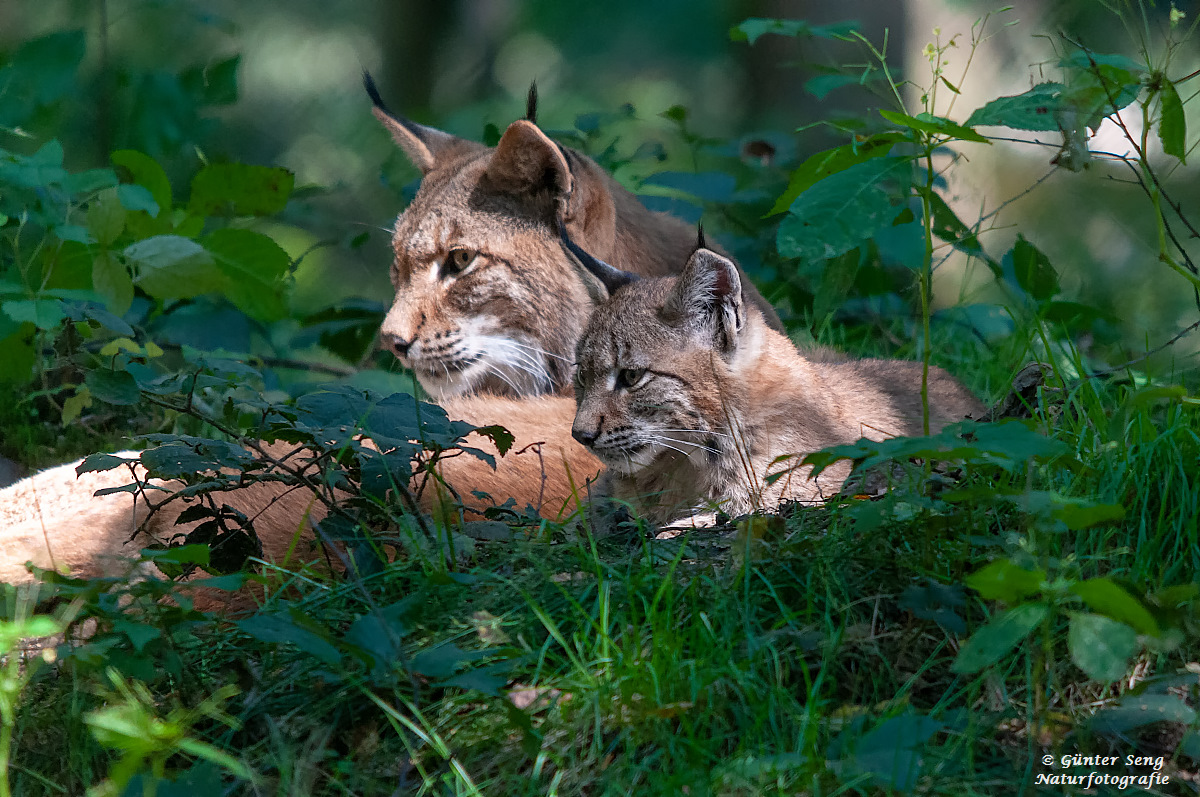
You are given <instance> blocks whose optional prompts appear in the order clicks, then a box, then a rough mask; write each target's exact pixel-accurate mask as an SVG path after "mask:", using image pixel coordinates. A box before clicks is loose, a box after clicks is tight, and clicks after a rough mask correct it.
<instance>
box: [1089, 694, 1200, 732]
mask: <svg viewBox="0 0 1200 797" xmlns="http://www.w3.org/2000/svg"><path fill="white" fill-rule="evenodd" d="M1152 722H1177V723H1180V724H1182V725H1192V724H1193V723H1195V722H1196V710H1195V709H1193V708H1191V707H1190V706H1188V704H1187V703H1185V702H1183V701H1182V700H1181V699H1179V698H1178V697H1176V696H1175V695H1147V694H1142V695H1127V696H1125V697H1124V698H1122V699H1121V704H1120V705H1119V706H1115V707H1113V708H1106V709H1104V710H1102V711H1099V712H1097V713H1096V715H1095V716H1094V717H1092V721H1091V722H1090V723H1089V724H1090V725H1091V727H1092V730H1095V731H1098V732H1100V733H1120V734H1124V733H1128V732H1129V731H1131V730H1133V729H1134V728H1141V727H1142V726H1145V725H1149V724H1150V723H1152Z"/></svg>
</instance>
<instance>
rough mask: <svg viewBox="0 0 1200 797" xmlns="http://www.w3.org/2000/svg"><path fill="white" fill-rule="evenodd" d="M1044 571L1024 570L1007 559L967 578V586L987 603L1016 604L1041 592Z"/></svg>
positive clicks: (1044, 577)
mask: <svg viewBox="0 0 1200 797" xmlns="http://www.w3.org/2000/svg"><path fill="white" fill-rule="evenodd" d="M1045 582H1046V571H1044V570H1042V569H1040V568H1039V569H1037V570H1025V569H1024V568H1021V567H1018V566H1017V565H1015V564H1013V563H1012V562H1010V561H1009V560H1007V559H1000V560H997V561H995V562H992V563H991V564H989V565H987V566H986V567H984V568H983V569H981V570H977V571H976V572H974V573H972V574H971V575H969V576H967V579H966V583H967V586H968V587H970V588H971V589H973V590H975V591H976V592H978V593H979V595H980V597H982V598H983V599H984V600H989V601H1004V602H1005V603H1017V602H1018V601H1021V600H1024V599H1025V598H1029V597H1032V596H1033V595H1036V594H1038V593H1039V592H1041V590H1042V586H1043V584H1045Z"/></svg>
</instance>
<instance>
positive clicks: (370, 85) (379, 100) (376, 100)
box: [363, 69, 391, 116]
mask: <svg viewBox="0 0 1200 797" xmlns="http://www.w3.org/2000/svg"><path fill="white" fill-rule="evenodd" d="M363 88H365V89H366V90H367V96H368V97H370V98H371V102H372V103H373V104H374V105H375V107H376V108H378V109H379V110H381V111H383V112H384V113H386V114H388V115H389V116H390V115H391V111H389V110H388V109H387V106H386V105H384V104H383V97H380V96H379V88H378V87H377V86H376V85H375V78H373V77H371V73H370V72H368V71H367V70H365V69H364V70H363Z"/></svg>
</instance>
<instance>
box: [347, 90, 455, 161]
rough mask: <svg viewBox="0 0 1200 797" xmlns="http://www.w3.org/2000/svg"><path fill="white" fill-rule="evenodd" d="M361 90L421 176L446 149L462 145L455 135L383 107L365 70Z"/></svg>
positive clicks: (377, 117)
mask: <svg viewBox="0 0 1200 797" xmlns="http://www.w3.org/2000/svg"><path fill="white" fill-rule="evenodd" d="M363 87H364V88H365V89H366V90H367V96H368V97H370V98H371V104H372V105H373V106H374V107H373V108H371V113H373V114H374V115H375V118H376V119H378V120H379V121H380V123H381V124H383V126H384V127H385V128H387V131H388V132H389V133H391V134H392V140H394V141H395V142H396V144H397V145H398V146H399V147H400V149H402V150H404V154H405V155H407V156H408V159H409V160H411V161H412V162H413V165H414V166H416V167H417V168H418V169H420V170H421V172H422V174H429V172H431V171H433V169H434V167H435V166H437V161H438V158H439V157H440V156H442V155H443V154H444V153H445V152H446V151H447V150H449V149H450V148H452V147H455V146H457V145H459V144H462V143H464V142H463V140H462V139H460V138H459V137H458V136H453V135H451V134H449V133H444V132H442V131H441V130H438V129H436V128H433V127H426V126H425V125H419V124H417V123H416V122H410V121H408V120H407V119H405V118H403V117H400V116H396V115H394V114H393V113H392V112H391V111H389V110H388V109H387V106H386V105H384V104H383V98H382V97H380V96H379V88H378V87H377V86H376V85H375V80H374V78H372V77H371V74H370V73H369V72H367V71H365V70H364V71H363Z"/></svg>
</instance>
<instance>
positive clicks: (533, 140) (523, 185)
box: [487, 119, 574, 195]
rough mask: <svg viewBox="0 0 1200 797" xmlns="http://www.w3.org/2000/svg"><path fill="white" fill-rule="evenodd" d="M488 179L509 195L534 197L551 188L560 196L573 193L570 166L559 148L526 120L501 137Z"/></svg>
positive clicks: (513, 126) (488, 171)
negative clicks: (533, 195)
mask: <svg viewBox="0 0 1200 797" xmlns="http://www.w3.org/2000/svg"><path fill="white" fill-rule="evenodd" d="M487 174H488V177H489V178H490V179H491V180H492V182H493V183H495V185H496V187H497V188H498V189H499V190H501V191H503V192H505V193H509V194H532V193H536V192H537V191H541V190H543V189H550V190H551V191H552V192H553V193H555V194H558V195H565V194H570V193H571V188H572V186H573V184H574V180H573V179H572V178H571V167H570V166H568V165H567V159H566V158H565V157H564V156H563V154H562V150H560V149H559V148H558V145H557V144H555V143H554V142H553V141H551V140H550V139H549V138H548V137H547V136H546V134H545V133H543V132H542V131H541V130H539V129H538V126H537V125H535V124H533V123H532V122H530V121H527V120H525V119H520V120H518V121H516V122H513V123H512V124H511V125H509V126H508V129H507V130H505V131H504V135H503V136H501V137H500V142H499V143H498V144H496V151H495V152H494V153H493V154H492V162H491V163H490V164H488V169H487Z"/></svg>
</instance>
